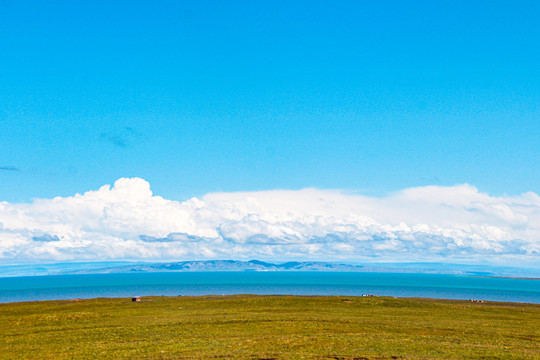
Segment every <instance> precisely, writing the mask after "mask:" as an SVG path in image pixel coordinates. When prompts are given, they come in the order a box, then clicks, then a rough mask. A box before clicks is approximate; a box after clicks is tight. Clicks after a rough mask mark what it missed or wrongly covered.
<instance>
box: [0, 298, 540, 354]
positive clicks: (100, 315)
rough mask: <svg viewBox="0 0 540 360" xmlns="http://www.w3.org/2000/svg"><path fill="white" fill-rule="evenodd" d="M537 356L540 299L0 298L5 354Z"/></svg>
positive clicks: (0, 328) (1, 350)
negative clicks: (517, 301) (530, 301)
mask: <svg viewBox="0 0 540 360" xmlns="http://www.w3.org/2000/svg"><path fill="white" fill-rule="evenodd" d="M211 358H212V359H540V305H530V304H529V305H526V304H509V303H491V302H485V303H471V302H467V301H452V300H428V299H396V298H386V297H298V296H251V295H239V296H208V297H148V298H143V302H142V303H132V302H131V301H130V299H91V300H82V301H44V302H28V303H10V304H0V359H211Z"/></svg>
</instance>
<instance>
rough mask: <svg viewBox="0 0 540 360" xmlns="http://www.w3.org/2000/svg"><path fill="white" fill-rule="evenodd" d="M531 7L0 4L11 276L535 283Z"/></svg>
mask: <svg viewBox="0 0 540 360" xmlns="http://www.w3.org/2000/svg"><path fill="white" fill-rule="evenodd" d="M539 23H540V3H539V2H538V1H519V2H515V1H339V2H335V1H190V2H187V1H186V2H182V1H153V2H149V1H144V2H143V1H55V0H51V1H25V0H17V1H12V0H3V1H2V0H0V55H1V56H0V265H2V264H4V265H5V264H20V263H44V262H59V261H60V262H62V261H97V260H99V261H101V260H110V261H113V260H130V261H135V260H137V261H139V260H145V261H169V260H171V261H172V260H204V259H239V260H249V259H253V258H256V259H261V260H269V261H281V260H283V261H285V260H325V261H326V260H328V261H348V262H356V263H362V262H407V261H418V262H422V261H424V262H425V261H437V262H454V263H469V264H471V263H474V264H480V263H494V264H498V265H514V266H515V265H518V266H532V267H535V268H537V269H538V266H539V265H538V256H539V254H540V240H539V238H538V234H539V233H540V196H539V195H538V194H540V181H539V178H540V176H539V175H540V172H539V165H540V140H539V139H540V121H539V120H540V66H538V65H539V59H540V26H538V24H539Z"/></svg>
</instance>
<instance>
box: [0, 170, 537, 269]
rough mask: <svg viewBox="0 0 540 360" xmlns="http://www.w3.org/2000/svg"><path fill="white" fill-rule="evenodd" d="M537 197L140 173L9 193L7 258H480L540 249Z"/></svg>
mask: <svg viewBox="0 0 540 360" xmlns="http://www.w3.org/2000/svg"><path fill="white" fill-rule="evenodd" d="M539 234H540V197H539V196H538V195H536V194H534V193H525V194H523V195H521V196H503V197H494V196H489V195H488V194H485V193H481V192H479V191H478V190H477V189H476V188H475V187H473V186H470V185H458V186H451V187H439V186H426V187H417V188H409V189H405V190H402V191H400V192H397V193H395V194H392V195H390V196H387V197H383V198H375V197H366V196H362V195H356V194H346V193H343V192H339V191H334V190H317V189H304V190H297V191H286V190H272V191H260V192H236V193H213V194H208V195H205V196H203V197H202V198H200V199H198V198H193V199H190V200H187V201H184V202H178V201H171V200H167V199H163V198H162V197H160V196H153V194H152V192H151V190H150V184H148V182H146V181H145V180H143V179H139V178H131V179H126V178H122V179H119V180H117V181H116V182H115V184H114V186H113V187H110V186H109V185H105V186H103V187H101V188H100V189H99V190H96V191H89V192H86V193H84V194H82V195H81V194H77V195H75V196H72V197H66V198H61V197H56V198H54V199H40V200H36V201H34V202H32V203H27V204H11V203H7V202H1V203H0V263H8V262H17V261H64V260H106V259H144V260H173V259H178V260H192V259H204V258H233V259H247V258H260V259H288V258H298V259H319V260H336V259H341V260H349V261H364V260H366V259H378V260H383V261H394V260H397V261H438V260H443V259H444V260H453V261H456V260H460V259H464V260H475V259H480V258H486V257H487V259H489V260H491V261H497V260H501V261H503V260H504V261H513V262H514V263H515V264H522V263H527V262H528V263H533V262H534V261H535V260H538V258H539V257H540V236H539Z"/></svg>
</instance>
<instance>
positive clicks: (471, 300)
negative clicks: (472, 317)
mask: <svg viewBox="0 0 540 360" xmlns="http://www.w3.org/2000/svg"><path fill="white" fill-rule="evenodd" d="M469 301H470V302H479V303H483V302H484V300H476V299H470V300H469Z"/></svg>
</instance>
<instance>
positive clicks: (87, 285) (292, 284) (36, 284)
mask: <svg viewBox="0 0 540 360" xmlns="http://www.w3.org/2000/svg"><path fill="white" fill-rule="evenodd" d="M222 294H227V295H228V294H261V295H262V294H289V295H345V296H360V295H363V294H374V295H380V296H397V297H428V298H441V299H482V300H492V301H512V302H527V303H537V304H540V281H538V280H526V279H505V278H487V277H471V276H463V275H442V274H404V273H365V272H176V273H172V272H167V273H155V272H153V273H127V274H91V275H90V274H88V275H50V276H28V277H5V278H0V302H16V301H34V300H59V299H74V298H96V297H131V296H147V295H158V296H159V295H165V296H178V295H183V296H186V295H222Z"/></svg>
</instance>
